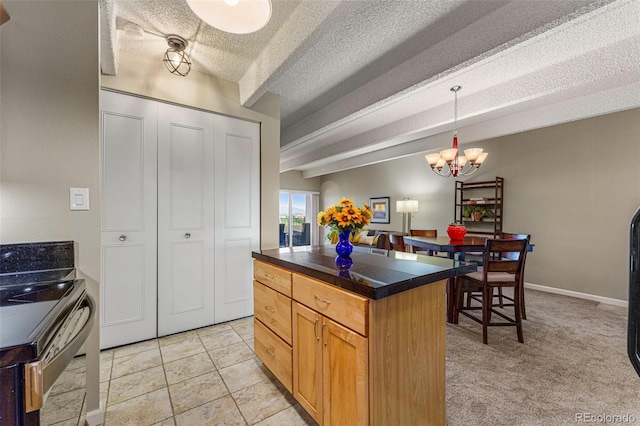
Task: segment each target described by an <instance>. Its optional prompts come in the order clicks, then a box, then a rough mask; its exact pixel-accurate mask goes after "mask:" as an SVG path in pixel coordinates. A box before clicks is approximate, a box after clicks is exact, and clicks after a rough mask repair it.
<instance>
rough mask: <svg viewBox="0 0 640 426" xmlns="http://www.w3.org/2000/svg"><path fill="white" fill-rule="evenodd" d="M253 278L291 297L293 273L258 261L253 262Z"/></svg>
mask: <svg viewBox="0 0 640 426" xmlns="http://www.w3.org/2000/svg"><path fill="white" fill-rule="evenodd" d="M253 278H255V279H256V280H257V281H260V282H261V283H262V284H264V285H266V286H268V287H271V288H272V289H274V290H276V291H279V292H280V293H282V294H284V295H285V296H289V297H291V272H289V271H287V270H286V269H282V268H278V267H277V266H272V265H269V264H267V263H264V262H260V261H258V260H256V261H254V262H253Z"/></svg>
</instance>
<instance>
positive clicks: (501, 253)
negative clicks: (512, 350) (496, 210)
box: [453, 239, 528, 344]
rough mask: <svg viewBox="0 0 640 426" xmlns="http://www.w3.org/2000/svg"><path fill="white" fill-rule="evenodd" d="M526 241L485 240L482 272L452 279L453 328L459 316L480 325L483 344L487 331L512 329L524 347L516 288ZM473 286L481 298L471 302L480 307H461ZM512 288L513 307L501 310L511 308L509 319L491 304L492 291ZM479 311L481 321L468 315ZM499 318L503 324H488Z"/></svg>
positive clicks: (518, 289)
mask: <svg viewBox="0 0 640 426" xmlns="http://www.w3.org/2000/svg"><path fill="white" fill-rule="evenodd" d="M527 244H528V240H527V239H520V240H512V239H497V240H491V239H489V240H487V241H486V243H485V248H484V252H483V262H482V270H478V271H476V272H472V273H470V274H466V275H462V276H459V277H457V278H456V285H455V292H454V294H455V307H454V316H453V322H454V324H457V323H458V320H459V316H460V314H463V315H465V316H467V317H468V318H470V319H472V320H473V321H476V322H478V323H480V324H482V341H483V343H484V344H487V340H488V339H487V329H488V327H495V326H515V327H516V331H517V335H518V342H520V343H524V337H523V335H522V315H521V313H522V311H521V307H520V297H518V296H519V294H520V286H521V285H522V279H521V276H522V271H523V269H524V262H525V256H524V254H525V252H526V250H527ZM474 286H480V288H481V289H482V293H481V296H479V297H478V296H472V298H473V299H474V300H477V301H479V302H480V303H481V306H470V304H467V306H463V303H462V302H463V294H464V293H465V292H466V291H469V290H470V289H472V288H473V287H474ZM504 287H511V288H513V294H514V297H513V298H512V300H513V303H511V304H506V303H503V304H502V308H505V307H510V306H512V307H513V317H509V316H507V315H506V314H505V313H504V312H503V311H504V309H501V310H500V311H498V310H497V309H496V308H498V307H499V305H494V304H493V299H494V296H493V294H494V292H493V289H494V288H504ZM474 310H481V311H482V317H480V318H479V317H478V316H476V315H473V314H471V313H470V312H469V311H474ZM495 316H498V317H500V318H501V319H503V320H504V321H502V322H496V321H492V317H493V318H495Z"/></svg>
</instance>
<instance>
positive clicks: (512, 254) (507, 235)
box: [500, 232, 531, 260]
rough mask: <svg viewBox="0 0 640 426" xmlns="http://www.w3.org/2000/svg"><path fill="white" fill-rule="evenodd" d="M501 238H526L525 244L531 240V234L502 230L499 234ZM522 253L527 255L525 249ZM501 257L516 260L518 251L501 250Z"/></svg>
mask: <svg viewBox="0 0 640 426" xmlns="http://www.w3.org/2000/svg"><path fill="white" fill-rule="evenodd" d="M500 239H501V240H527V244H529V241H531V235H527V234H513V233H509V232H502V233H501V234H500ZM524 255H525V256H526V255H527V251H526V250H525V252H524ZM500 256H501V257H503V258H505V259H511V260H518V256H519V253H517V252H514V251H511V252H503V253H501V254H500Z"/></svg>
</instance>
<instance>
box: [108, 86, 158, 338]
mask: <svg viewBox="0 0 640 426" xmlns="http://www.w3.org/2000/svg"><path fill="white" fill-rule="evenodd" d="M156 131H157V103H156V102H153V101H148V100H144V99H139V98H135V97H132V96H125V95H120V94H116V93H112V92H105V91H103V92H102V202H101V206H102V212H101V213H102V233H101V255H102V269H101V294H100V314H101V315H100V319H101V326H102V329H101V331H100V347H101V348H103V349H104V348H109V347H113V346H118V345H124V344H127V343H131V342H137V341H140V340H145V339H150V338H153V337H155V336H156V271H157V265H156V235H157V234H156V227H157V223H156V202H157V199H156V197H157V194H156V188H157V178H156V176H157V151H156V149H157V134H156Z"/></svg>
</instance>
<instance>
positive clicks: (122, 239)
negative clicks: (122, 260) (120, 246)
mask: <svg viewBox="0 0 640 426" xmlns="http://www.w3.org/2000/svg"><path fill="white" fill-rule="evenodd" d="M118 239H119V240H120V241H125V240H126V239H127V236H126V235H120V238H118Z"/></svg>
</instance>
